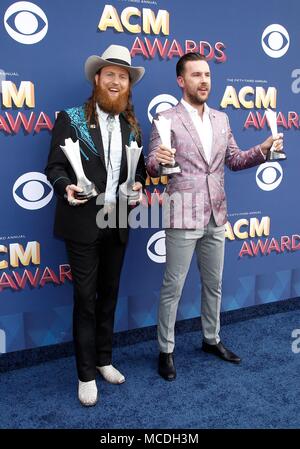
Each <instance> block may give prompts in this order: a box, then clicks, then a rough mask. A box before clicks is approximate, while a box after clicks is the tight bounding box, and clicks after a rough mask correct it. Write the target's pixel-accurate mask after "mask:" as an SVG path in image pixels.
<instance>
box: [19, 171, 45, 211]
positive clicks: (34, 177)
mask: <svg viewBox="0 0 300 449" xmlns="http://www.w3.org/2000/svg"><path fill="white" fill-rule="evenodd" d="M52 196H53V189H52V186H51V184H50V183H49V182H48V180H47V178H46V176H45V175H43V174H42V173H39V172H30V173H25V174H24V175H22V176H20V177H19V178H18V179H17V180H16V182H15V183H14V186H13V197H14V200H15V202H16V203H17V204H18V205H19V206H21V207H23V209H28V210H36V209H41V208H42V207H45V206H46V205H47V204H48V203H49V202H50V201H51V199H52Z"/></svg>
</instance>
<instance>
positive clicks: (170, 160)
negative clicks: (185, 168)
mask: <svg viewBox="0 0 300 449" xmlns="http://www.w3.org/2000/svg"><path fill="white" fill-rule="evenodd" d="M154 123H155V126H156V128H157V131H158V134H159V137H160V140H161V142H162V143H161V145H159V147H158V149H157V150H156V154H155V156H156V160H157V162H159V164H160V174H161V175H162V176H165V175H172V174H175V173H180V172H181V168H180V166H179V164H178V163H177V162H176V161H175V153H176V149H175V148H171V119H166V118H165V117H162V116H160V117H158V119H155V120H154Z"/></svg>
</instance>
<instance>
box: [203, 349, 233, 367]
mask: <svg viewBox="0 0 300 449" xmlns="http://www.w3.org/2000/svg"><path fill="white" fill-rule="evenodd" d="M202 351H203V352H205V353H206V354H212V355H214V356H215V357H218V358H219V359H221V360H224V361H225V362H229V363H235V364H236V365H238V364H239V363H241V361H242V360H228V359H225V358H224V357H221V356H220V355H218V354H215V353H214V352H211V351H210V350H207V349H203V348H202Z"/></svg>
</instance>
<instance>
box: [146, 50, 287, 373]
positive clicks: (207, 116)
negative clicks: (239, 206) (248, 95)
mask: <svg viewBox="0 0 300 449" xmlns="http://www.w3.org/2000/svg"><path fill="white" fill-rule="evenodd" d="M176 72H177V82H178V85H179V87H181V89H182V93H183V96H182V100H181V102H179V103H178V105H176V106H175V107H173V108H172V109H169V110H167V111H164V112H162V113H160V116H162V117H164V118H166V119H170V120H171V146H172V148H167V147H166V146H164V145H162V142H161V139H160V136H159V133H158V131H157V128H156V125H155V124H153V126H152V132H151V137H150V148H149V156H148V158H147V164H146V165H147V170H148V173H149V175H150V176H152V177H157V176H159V175H160V167H161V165H160V164H173V163H174V158H175V157H176V162H177V163H178V164H179V165H180V167H181V172H180V173H176V174H173V175H171V176H170V177H169V182H168V185H167V189H166V193H167V194H169V195H166V197H168V198H169V205H168V207H165V208H164V209H165V210H167V212H168V214H167V216H165V217H164V219H165V227H166V270H165V275H164V279H163V285H162V289H161V297H160V305H159V316H158V343H159V348H160V354H159V365H158V367H159V368H158V372H159V374H160V375H161V376H162V377H163V378H164V379H166V380H169V381H170V380H175V378H176V369H175V365H174V357H173V351H174V346H175V336H174V327H175V321H176V313H177V308H178V303H179V300H180V297H181V292H182V288H183V286H184V282H185V278H186V275H187V273H188V270H189V267H190V263H191V260H192V256H193V253H194V251H196V256H197V262H198V267H199V269H201V283H202V292H201V323H202V331H203V343H202V349H203V350H204V351H205V352H209V353H212V354H215V355H217V356H219V357H221V358H222V359H223V360H225V361H228V362H233V363H239V362H240V360H241V359H240V358H239V357H238V356H237V355H235V354H234V353H233V352H231V351H230V350H228V349H227V348H226V347H225V346H224V345H223V344H222V342H221V340H220V336H219V331H220V308H221V284H222V271H223V259H224V246H225V223H226V222H227V207H226V196H225V191H224V164H226V165H227V167H229V168H230V169H231V170H243V169H244V168H248V167H253V166H255V165H258V164H261V163H263V162H265V156H266V154H267V152H268V150H269V149H270V148H271V147H272V145H274V147H275V150H276V151H280V150H281V149H282V146H283V145H282V134H278V136H276V138H275V139H273V138H272V137H271V136H270V137H269V138H268V139H267V140H266V141H265V142H263V143H262V144H260V145H257V146H255V147H253V148H250V149H249V150H248V151H241V150H240V149H239V148H238V146H237V144H236V142H235V139H234V137H233V134H232V131H231V129H230V125H229V120H228V117H227V115H226V114H225V113H223V112H220V111H217V110H214V109H211V108H209V107H208V106H207V104H206V101H207V99H208V96H209V93H210V89H211V79H210V68H209V65H208V63H207V61H206V59H205V57H204V56H202V55H199V54H197V53H187V54H185V55H184V56H182V57H181V58H180V59H179V60H178V62H177V65H176Z"/></svg>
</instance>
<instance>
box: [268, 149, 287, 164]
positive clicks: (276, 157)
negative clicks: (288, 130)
mask: <svg viewBox="0 0 300 449" xmlns="http://www.w3.org/2000/svg"><path fill="white" fill-rule="evenodd" d="M285 159H286V154H285V152H284V151H271V150H269V151H268V152H267V158H266V160H267V161H271V162H272V161H274V162H276V161H284V160H285Z"/></svg>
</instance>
